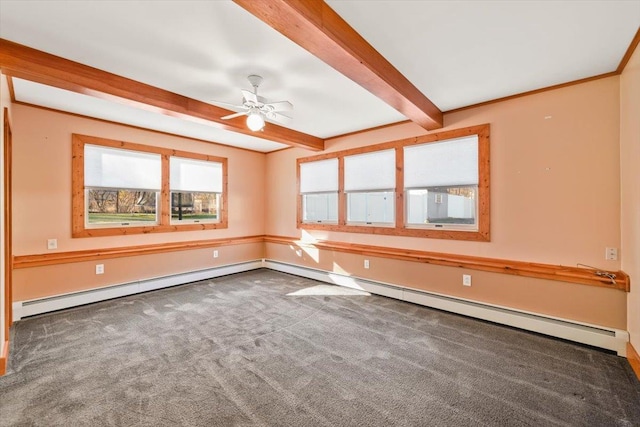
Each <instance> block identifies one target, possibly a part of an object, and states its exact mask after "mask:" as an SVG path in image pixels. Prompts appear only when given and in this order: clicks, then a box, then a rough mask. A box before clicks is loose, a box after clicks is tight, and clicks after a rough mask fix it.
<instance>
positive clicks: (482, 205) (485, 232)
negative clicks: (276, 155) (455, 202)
mask: <svg viewBox="0 0 640 427" xmlns="http://www.w3.org/2000/svg"><path fill="white" fill-rule="evenodd" d="M471 135H477V136H478V216H477V220H478V229H477V230H469V231H467V230H453V229H431V228H429V229H425V228H410V227H408V226H407V224H406V218H405V208H406V202H405V191H404V148H405V147H409V146H412V145H418V144H425V143H430V142H440V141H445V140H449V139H455V138H461V137H465V136H471ZM489 141H490V125H489V124H488V123H487V124H482V125H476V126H470V127H466V128H462V129H454V130H448V131H442V132H436V133H431V134H428V135H422V136H418V137H413V138H406V139H400V140H396V141H390V142H385V143H381V144H376V145H370V146H367V147H360V148H352V149H349V150H343V151H337V152H333V153H325V154H320V155H316V156H310V157H304V158H300V159H297V168H296V173H297V219H296V221H297V226H298V228H301V229H305V230H324V231H340V232H350V233H367V234H383V235H391V236H407V237H426V238H432V239H450V240H469V241H478V242H488V241H490V240H491V234H490V229H491V215H490V208H491V196H490V185H489V184H490V156H489ZM391 148H393V149H395V150H396V188H395V192H396V205H395V209H396V223H395V227H378V226H368V225H349V224H347V221H346V216H347V212H346V203H345V201H346V194H345V192H344V158H345V157H346V156H352V155H355V154H364V153H369V152H372V151H379V150H388V149H391ZM331 158H337V159H338V223H337V224H323V223H306V222H303V221H302V195H301V194H300V164H301V163H306V162H314V161H318V160H326V159H331Z"/></svg>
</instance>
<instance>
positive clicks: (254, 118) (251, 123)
mask: <svg viewBox="0 0 640 427" xmlns="http://www.w3.org/2000/svg"><path fill="white" fill-rule="evenodd" d="M247 127H248V128H249V129H251V130H252V131H254V132H257V131H259V130H261V129H262V128H263V127H264V118H262V115H261V114H260V113H257V112H253V113H249V114H248V115H247Z"/></svg>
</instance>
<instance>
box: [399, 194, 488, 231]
mask: <svg viewBox="0 0 640 427" xmlns="http://www.w3.org/2000/svg"><path fill="white" fill-rule="evenodd" d="M405 194H406V197H407V224H409V225H427V224H436V226H438V225H442V226H444V224H455V225H465V226H468V225H476V205H477V203H476V200H477V197H476V195H477V194H478V187H477V186H466V187H457V186H452V187H429V188H423V189H412V190H407V191H406V193H405Z"/></svg>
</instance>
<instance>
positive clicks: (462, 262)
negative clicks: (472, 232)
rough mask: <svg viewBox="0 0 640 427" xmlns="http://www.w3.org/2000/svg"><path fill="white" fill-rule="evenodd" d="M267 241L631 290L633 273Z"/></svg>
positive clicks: (346, 245) (343, 245)
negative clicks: (608, 275) (608, 274)
mask: <svg viewBox="0 0 640 427" xmlns="http://www.w3.org/2000/svg"><path fill="white" fill-rule="evenodd" d="M264 240H265V242H267V243H278V244H284V245H294V246H299V247H313V248H318V249H325V250H331V251H338V252H346V253H351V254H357V255H366V256H375V257H381V258H389V259H398V260H403V261H413V262H421V263H425V264H433V265H444V266H449V267H459V268H467V269H471V270H480V271H489V272H493V273H503V274H511V275H515V276H525V277H533V278H537V279H547V280H556V281H560V282H568V283H577V284H582V285H589V286H599V287H603V288H608V289H617V290H620V291H624V292H629V289H630V279H629V276H628V275H627V274H626V273H624V272H622V271H616V272H611V273H614V274H615V275H616V276H617V279H616V284H615V285H614V284H613V283H611V281H610V280H609V279H607V278H605V277H600V276H597V275H596V274H595V270H591V269H585V268H577V267H566V266H562V265H552V264H538V263H531V262H523V261H512V260H506V259H496V258H482V257H476V256H470V255H458V254H446V253H439V252H427V251H417V250H411V249H400V248H388V247H382V246H370V245H359V244H353V243H342V242H330V241H324V240H322V241H316V242H303V241H300V240H298V239H296V238H292V237H281V236H265V238H264Z"/></svg>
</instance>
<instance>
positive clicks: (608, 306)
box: [265, 243, 627, 330]
mask: <svg viewBox="0 0 640 427" xmlns="http://www.w3.org/2000/svg"><path fill="white" fill-rule="evenodd" d="M300 249H301V250H300ZM265 256H266V258H267V259H272V260H277V261H280V262H285V263H289V264H295V265H302V266H305V267H310V268H315V269H320V270H325V271H331V272H335V273H340V274H346V275H349V276H355V277H359V278H364V279H370V280H375V281H379V282H383V283H390V284H394V285H399V286H403V287H407V288H412V289H420V290H423V291H427V292H433V293H437V294H445V295H450V296H453V297H457V298H463V299H467V300H474V301H484V302H487V303H490V304H494V305H499V306H503V307H510V308H515V309H518V310H523V311H528V312H533V313H539V314H544V315H548V316H553V317H560V318H563V319H571V320H576V321H579V322H584V323H590V324H594V325H600V326H607V327H611V328H617V329H621V330H624V329H626V319H627V318H626V312H625V310H624V306H625V304H626V294H625V293H624V292H621V291H615V290H611V289H605V288H601V287H596V286H585V285H579V284H575V283H564V282H556V281H551V280H543V279H534V278H530V277H520V276H511V275H508V274H500V273H491V272H486V271H477V270H468V269H464V268H453V267H446V266H440V265H432V264H425V263H420V262H412V261H402V260H393V259H388V258H378V257H371V256H367V257H366V258H367V259H369V261H370V268H369V269H365V268H364V266H363V262H362V259H363V257H362V256H361V255H358V254H349V253H344V252H338V251H329V250H317V249H315V248H309V247H307V246H301V247H298V246H294V245H285V244H278V243H267V244H266V255H265ZM463 274H470V275H472V279H473V280H472V286H471V287H466V286H461V284H462V280H461V279H462V275H463ZM620 308H622V309H620Z"/></svg>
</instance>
